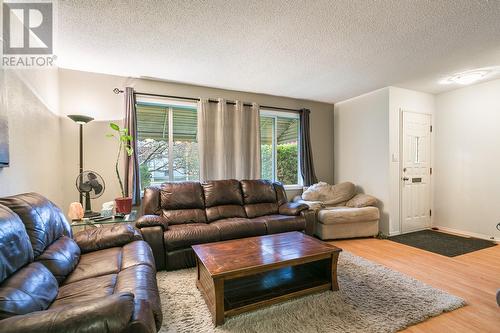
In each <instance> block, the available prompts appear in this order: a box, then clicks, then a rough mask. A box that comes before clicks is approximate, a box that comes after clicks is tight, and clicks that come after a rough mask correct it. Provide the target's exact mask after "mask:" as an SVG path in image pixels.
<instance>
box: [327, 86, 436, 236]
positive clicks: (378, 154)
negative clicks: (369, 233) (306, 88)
mask: <svg viewBox="0 0 500 333" xmlns="http://www.w3.org/2000/svg"><path fill="white" fill-rule="evenodd" d="M401 110H405V111H413V112H422V113H429V114H433V113H434V96H433V95H431V94H425V93H421V92H418V91H413V90H408V89H402V88H397V87H387V88H383V89H380V90H376V91H373V92H371V93H368V94H364V95H361V96H358V97H355V98H352V99H349V100H347V101H343V102H339V103H337V104H335V116H334V141H335V142H334V155H335V162H334V180H335V183H339V182H343V181H351V182H353V183H355V184H356V185H358V186H360V187H361V188H362V189H363V190H364V192H365V193H368V194H372V195H374V196H376V197H377V198H378V199H379V201H380V203H381V204H380V209H381V220H380V230H381V231H382V232H383V233H384V234H388V235H394V234H398V233H399V232H400V222H399V219H400V218H399V214H400V211H399V210H400V207H399V202H400V192H399V185H400V173H399V170H400V166H399V151H400V147H399V141H400V140H399V132H400V115H401Z"/></svg>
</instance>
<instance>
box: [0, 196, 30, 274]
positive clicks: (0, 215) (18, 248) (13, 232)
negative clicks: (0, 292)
mask: <svg viewBox="0 0 500 333" xmlns="http://www.w3.org/2000/svg"><path fill="white" fill-rule="evenodd" d="M0 235H1V240H0V283H1V282H2V281H4V280H5V279H6V278H8V277H9V276H10V275H12V274H13V273H14V272H16V271H17V270H18V269H20V268H21V267H23V266H24V265H26V264H28V263H29V262H31V261H33V249H32V247H31V242H30V239H29V237H28V234H27V233H26V229H25V228H24V224H23V222H22V221H21V219H20V218H19V216H18V215H16V214H15V213H14V212H13V211H12V210H10V209H9V208H7V207H5V206H2V205H0Z"/></svg>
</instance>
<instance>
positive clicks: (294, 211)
mask: <svg viewBox="0 0 500 333" xmlns="http://www.w3.org/2000/svg"><path fill="white" fill-rule="evenodd" d="M307 209H309V206H308V205H306V204H304V203H300V202H287V203H284V204H282V205H281V206H280V207H279V213H280V214H282V215H292V216H297V215H300V212H302V211H303V210H307Z"/></svg>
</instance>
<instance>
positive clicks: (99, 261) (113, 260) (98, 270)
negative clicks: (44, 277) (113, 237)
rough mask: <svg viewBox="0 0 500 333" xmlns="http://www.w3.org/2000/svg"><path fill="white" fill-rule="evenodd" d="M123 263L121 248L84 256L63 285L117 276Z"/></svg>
mask: <svg viewBox="0 0 500 333" xmlns="http://www.w3.org/2000/svg"><path fill="white" fill-rule="evenodd" d="M121 261H122V248H120V247H112V248H110V249H105V250H100V251H95V252H89V253H85V254H82V255H81V256H80V261H79V262H78V265H77V266H76V268H75V270H74V271H73V272H72V273H71V274H70V275H69V276H68V278H67V279H66V280H64V282H63V284H64V285H66V284H69V283H73V282H76V281H80V280H85V279H90V278H93V277H97V276H102V275H108V274H116V273H118V272H119V271H120V267H121Z"/></svg>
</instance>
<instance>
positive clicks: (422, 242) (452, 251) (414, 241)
mask: <svg viewBox="0 0 500 333" xmlns="http://www.w3.org/2000/svg"><path fill="white" fill-rule="evenodd" d="M388 239H389V240H391V241H394V242H398V243H401V244H405V245H409V246H413V247H416V248H418V249H422V250H426V251H429V252H434V253H437V254H441V255H443V256H447V257H456V256H459V255H462V254H466V253H470V252H474V251H478V250H482V249H486V248H488V247H492V246H495V245H497V244H496V243H495V242H491V241H489V240H485V239H479V238H467V237H461V236H456V235H451V234H447V233H444V232H439V231H434V230H422V231H416V232H411V233H409V234H403V235H397V236H392V237H389V238H388Z"/></svg>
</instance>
